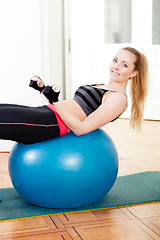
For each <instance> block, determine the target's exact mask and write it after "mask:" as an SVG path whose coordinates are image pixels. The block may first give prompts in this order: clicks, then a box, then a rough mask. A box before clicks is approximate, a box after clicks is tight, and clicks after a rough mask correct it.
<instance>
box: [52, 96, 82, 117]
mask: <svg viewBox="0 0 160 240" xmlns="http://www.w3.org/2000/svg"><path fill="white" fill-rule="evenodd" d="M62 104H63V106H64V107H65V108H66V110H67V111H69V112H70V113H72V114H73V115H74V116H75V117H77V118H78V119H79V120H81V121H83V120H84V119H85V118H86V114H85V113H84V111H83V110H82V108H81V107H80V106H79V104H78V103H77V102H76V101H74V100H72V99H71V100H63V101H62V102H61V105H62ZM56 105H58V103H56Z"/></svg>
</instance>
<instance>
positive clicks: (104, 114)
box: [55, 93, 126, 136]
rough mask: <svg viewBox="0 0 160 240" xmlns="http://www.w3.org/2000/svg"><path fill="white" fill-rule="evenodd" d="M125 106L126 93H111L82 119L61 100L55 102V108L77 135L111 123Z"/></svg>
mask: <svg viewBox="0 0 160 240" xmlns="http://www.w3.org/2000/svg"><path fill="white" fill-rule="evenodd" d="M125 107H126V97H125V96H124V95H122V94H121V93H114V94H110V95H109V96H108V98H107V100H106V101H105V102H104V103H103V104H102V105H101V106H100V107H99V108H98V109H96V110H95V111H94V112H93V113H91V114H90V115H89V116H88V117H86V118H85V119H84V120H83V121H81V120H79V119H78V118H77V117H75V116H74V114H72V113H70V112H69V111H67V110H66V108H65V107H64V106H63V104H61V102H58V103H57V104H55V109H56V111H57V112H58V114H59V115H60V117H61V118H62V120H63V121H64V123H65V124H66V125H67V126H68V128H69V129H70V130H71V131H73V132H74V133H75V134H76V135H77V136H80V135H83V134H86V133H88V132H91V131H93V130H95V129H98V128H100V127H102V126H104V125H105V124H107V123H109V122H110V121H112V120H113V119H115V118H116V117H118V116H119V115H121V114H122V113H123V111H124V109H125Z"/></svg>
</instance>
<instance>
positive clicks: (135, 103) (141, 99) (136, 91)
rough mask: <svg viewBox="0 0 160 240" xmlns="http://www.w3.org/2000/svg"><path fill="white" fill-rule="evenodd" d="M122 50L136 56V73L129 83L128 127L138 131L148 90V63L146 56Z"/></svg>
mask: <svg viewBox="0 0 160 240" xmlns="http://www.w3.org/2000/svg"><path fill="white" fill-rule="evenodd" d="M123 49H124V50H127V51H129V52H131V53H132V54H134V55H135V56H136V62H135V63H134V64H135V69H134V71H137V72H138V73H137V75H136V76H135V77H133V78H132V80H131V81H130V95H131V102H132V107H131V119H130V125H131V126H132V127H133V128H137V129H140V127H141V123H142V120H143V112H144V106H145V100H146V97H147V90H148V61H147V58H146V56H145V55H144V54H142V53H140V52H139V51H137V50H136V49H135V48H131V47H125V48H123Z"/></svg>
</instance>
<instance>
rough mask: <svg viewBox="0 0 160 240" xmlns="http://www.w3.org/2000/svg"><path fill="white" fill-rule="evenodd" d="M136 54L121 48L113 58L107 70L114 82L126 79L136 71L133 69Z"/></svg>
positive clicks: (131, 76)
mask: <svg viewBox="0 0 160 240" xmlns="http://www.w3.org/2000/svg"><path fill="white" fill-rule="evenodd" d="M135 62H136V56H135V55H134V54H133V53H131V52H129V51H127V50H124V49H121V50H120V51H119V52H118V53H117V54H116V55H115V57H114V58H113V61H112V62H111V64H110V68H109V72H110V78H111V80H113V81H115V82H124V81H128V80H129V79H130V78H133V77H134V76H135V75H136V74H137V71H135V70H134V68H135V64H134V63H135Z"/></svg>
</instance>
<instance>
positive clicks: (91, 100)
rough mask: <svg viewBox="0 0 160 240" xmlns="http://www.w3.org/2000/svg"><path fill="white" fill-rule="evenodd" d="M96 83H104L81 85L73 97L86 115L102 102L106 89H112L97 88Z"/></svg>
mask: <svg viewBox="0 0 160 240" xmlns="http://www.w3.org/2000/svg"><path fill="white" fill-rule="evenodd" d="M97 85H104V84H92V85H83V86H81V87H79V88H78V89H77V91H76V92H75V95H74V98H73V99H74V100H75V101H76V102H77V103H78V104H79V105H80V106H81V108H82V109H83V111H84V112H85V114H86V115H87V116H88V115H89V114H91V113H92V112H93V111H95V110H96V109H97V108H98V107H99V106H100V105H101V104H102V98H103V95H104V94H105V93H106V92H108V91H112V90H106V89H103V88H97V87H96V86H97ZM112 92H116V91H112Z"/></svg>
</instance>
